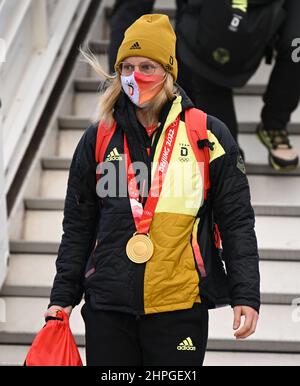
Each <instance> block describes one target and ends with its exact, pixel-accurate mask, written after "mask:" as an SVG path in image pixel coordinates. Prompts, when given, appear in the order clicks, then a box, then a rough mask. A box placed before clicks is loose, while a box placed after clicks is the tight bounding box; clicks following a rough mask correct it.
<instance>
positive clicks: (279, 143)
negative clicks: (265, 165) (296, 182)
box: [256, 124, 299, 170]
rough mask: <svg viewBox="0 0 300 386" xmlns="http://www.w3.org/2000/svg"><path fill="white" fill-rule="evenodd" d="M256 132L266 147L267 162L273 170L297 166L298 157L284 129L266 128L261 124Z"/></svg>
mask: <svg viewBox="0 0 300 386" xmlns="http://www.w3.org/2000/svg"><path fill="white" fill-rule="evenodd" d="M256 134H257V136H258V138H259V140H260V141H261V143H262V144H263V145H264V146H265V147H266V148H267V149H268V152H269V164H270V166H272V168H274V169H275V170H292V169H295V168H296V167H297V166H298V163H299V157H298V155H297V154H296V152H295V151H294V150H293V147H292V146H291V144H290V141H289V137H288V133H287V131H286V130H266V129H265V128H264V127H263V125H262V124H260V125H259V126H258V127H257V130H256Z"/></svg>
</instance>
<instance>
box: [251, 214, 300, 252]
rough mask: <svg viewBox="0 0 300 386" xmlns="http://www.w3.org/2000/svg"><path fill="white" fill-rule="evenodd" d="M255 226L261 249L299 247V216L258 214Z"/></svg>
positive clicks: (296, 248)
mask: <svg viewBox="0 0 300 386" xmlns="http://www.w3.org/2000/svg"><path fill="white" fill-rule="evenodd" d="M255 228H256V234H257V239H258V245H259V248H261V249H275V250H276V249H290V250H298V249H300V238H299V229H300V218H290V217H280V216H276V217H271V216H259V217H256V227H255ZM283 230H284V232H283Z"/></svg>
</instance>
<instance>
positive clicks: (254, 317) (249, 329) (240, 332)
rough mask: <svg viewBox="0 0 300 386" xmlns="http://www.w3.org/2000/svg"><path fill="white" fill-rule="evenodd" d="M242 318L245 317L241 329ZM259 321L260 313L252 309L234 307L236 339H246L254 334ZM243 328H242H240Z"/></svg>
mask: <svg viewBox="0 0 300 386" xmlns="http://www.w3.org/2000/svg"><path fill="white" fill-rule="evenodd" d="M242 316H244V317H245V321H244V325H243V326H242V327H241V319H242ZM258 319H259V315H258V312H257V311H255V310H254V309H253V308H251V307H247V306H237V307H234V322H233V329H234V330H235V331H236V333H235V334H234V336H235V337H236V339H246V338H248V337H249V336H250V335H252V334H254V333H255V331H256V327H257V322H258ZM240 327H241V328H240Z"/></svg>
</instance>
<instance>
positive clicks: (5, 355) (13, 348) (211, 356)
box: [0, 345, 300, 367]
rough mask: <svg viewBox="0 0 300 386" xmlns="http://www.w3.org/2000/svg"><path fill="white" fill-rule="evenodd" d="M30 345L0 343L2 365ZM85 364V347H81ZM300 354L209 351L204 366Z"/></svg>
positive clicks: (270, 361) (19, 360) (288, 359)
mask: <svg viewBox="0 0 300 386" xmlns="http://www.w3.org/2000/svg"><path fill="white" fill-rule="evenodd" d="M29 348H30V346H17V345H10V346H6V345H0V366H23V364H24V360H25V358H26V355H27V353H28V351H29ZM79 353H80V356H81V359H82V361H83V363H84V364H85V363H86V361H85V349H84V348H83V347H79ZM299 363H300V355H299V354H268V353H257V352H256V353H252V352H248V353H245V352H227V351H207V352H206V356H205V361H204V366H222V367H224V366H230V367H231V366H247V367H249V366H253V367H254V366H255V367H256V366H270V367H274V366H276V367H281V366H299Z"/></svg>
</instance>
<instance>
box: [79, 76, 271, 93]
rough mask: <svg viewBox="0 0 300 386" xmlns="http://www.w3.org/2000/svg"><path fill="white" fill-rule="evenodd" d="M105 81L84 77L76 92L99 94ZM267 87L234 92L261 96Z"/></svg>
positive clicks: (262, 86)
mask: <svg viewBox="0 0 300 386" xmlns="http://www.w3.org/2000/svg"><path fill="white" fill-rule="evenodd" d="M103 83H104V81H103V80H101V79H99V78H97V77H93V78H91V77H82V78H77V79H76V80H75V83H74V88H75V91H77V92H99V91H100V90H102V89H103ZM265 90H266V86H264V85H261V84H248V85H246V86H244V87H242V88H237V89H235V90H234V93H235V94H236V95H251V96H261V95H263V94H264V92H265Z"/></svg>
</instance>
